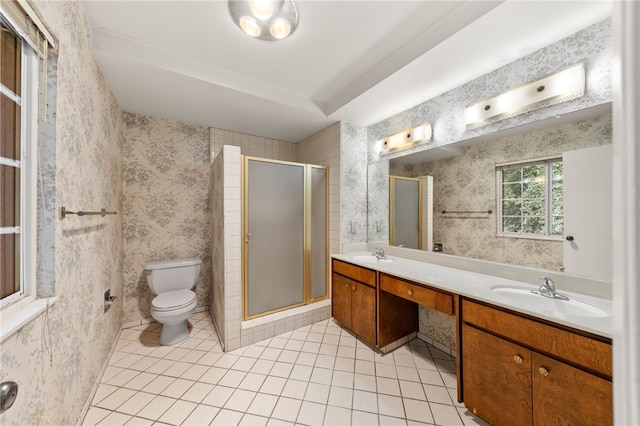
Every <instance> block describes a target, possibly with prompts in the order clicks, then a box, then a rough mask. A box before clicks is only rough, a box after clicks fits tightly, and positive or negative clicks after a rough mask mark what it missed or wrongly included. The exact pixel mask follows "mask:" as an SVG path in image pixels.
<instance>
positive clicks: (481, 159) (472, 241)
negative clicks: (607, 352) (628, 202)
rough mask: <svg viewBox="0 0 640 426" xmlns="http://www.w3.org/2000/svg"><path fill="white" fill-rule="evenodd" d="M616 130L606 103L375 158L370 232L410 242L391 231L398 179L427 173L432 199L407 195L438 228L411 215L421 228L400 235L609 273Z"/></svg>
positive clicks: (600, 275) (448, 250) (488, 255)
mask: <svg viewBox="0 0 640 426" xmlns="http://www.w3.org/2000/svg"><path fill="white" fill-rule="evenodd" d="M611 137H612V134H611V114H610V112H608V106H606V107H605V108H598V109H594V110H592V111H583V112H581V113H578V114H568V115H566V116H564V117H559V118H555V119H551V120H546V121H541V122H538V123H534V124H531V125H527V126H522V127H520V128H517V129H512V130H511V131H509V132H508V133H495V134H492V135H485V136H483V137H482V138H478V139H475V140H468V141H465V142H461V143H458V144H455V149H451V150H450V151H449V154H448V155H442V152H436V151H434V152H430V150H424V151H421V152H419V153H415V154H411V155H406V156H400V157H397V158H394V159H393V160H390V161H387V160H384V159H381V160H378V161H375V162H371V163H370V164H369V170H368V174H369V177H368V179H369V182H368V185H369V187H368V203H369V204H368V219H369V227H368V229H369V235H368V238H369V241H371V242H381V243H385V242H388V243H390V244H392V245H404V244H402V243H396V241H399V240H398V237H397V235H398V234H397V232H396V231H394V229H396V227H397V226H398V224H397V222H398V218H397V216H398V214H397V213H394V212H397V211H398V209H399V208H400V205H399V204H398V196H397V193H398V191H397V182H398V181H399V180H401V179H402V178H417V179H429V180H432V199H431V200H419V199H416V200H413V201H403V202H402V203H406V205H407V206H409V207H410V209H409V210H410V211H417V206H422V208H421V211H420V214H421V215H422V217H423V218H424V220H425V221H428V222H429V223H430V224H432V230H429V229H428V227H426V226H420V227H419V228H420V229H418V227H417V226H416V225H414V224H413V221H414V220H415V219H411V224H410V226H409V228H412V229H415V236H414V238H413V239H409V238H408V237H406V236H403V237H402V238H403V240H402V241H405V240H406V241H409V240H411V241H413V243H414V244H416V247H418V244H419V247H420V249H422V250H433V248H434V246H436V245H437V246H438V247H439V248H440V249H441V251H442V254H443V255H447V254H450V255H457V256H464V257H471V258H475V259H483V260H490V261H497V262H503V263H508V264H515V265H521V266H530V267H537V268H543V269H548V270H553V271H563V270H564V271H566V272H568V273H571V274H576V275H582V276H588V277H590V278H594V279H600V280H606V281H610V280H611V223H610V222H611V202H610V199H611V188H612V186H611V158H610V155H611V145H610V144H611V141H612V139H611ZM452 148H453V147H452ZM403 182H405V181H403ZM406 182H412V181H406ZM413 182H415V181H413ZM394 186H395V187H396V188H395V190H394ZM405 192H406V191H405ZM419 192H420V191H414V192H413V193H415V194H418V193H419ZM422 193H424V191H423V192H422ZM402 196H403V197H406V194H403V195H402ZM394 204H395V205H394ZM445 212H446V213H445ZM429 215H431V217H430V218H429V217H428V216H429ZM407 217H409V216H407ZM403 232H406V230H405V231H403ZM430 237H432V239H431V238H430ZM427 238H429V243H428V244H427V243H425V244H422V242H423V241H427ZM418 242H420V243H418Z"/></svg>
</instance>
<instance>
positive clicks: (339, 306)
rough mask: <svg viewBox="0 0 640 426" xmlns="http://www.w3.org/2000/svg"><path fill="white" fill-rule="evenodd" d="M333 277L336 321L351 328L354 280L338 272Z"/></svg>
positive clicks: (332, 287)
mask: <svg viewBox="0 0 640 426" xmlns="http://www.w3.org/2000/svg"><path fill="white" fill-rule="evenodd" d="M332 277H333V280H332V284H331V289H332V291H331V292H332V295H331V313H332V315H333V317H334V318H335V319H336V321H338V322H339V323H340V324H342V325H343V326H344V327H347V328H349V329H350V328H351V293H353V290H351V287H352V285H353V284H352V281H351V280H350V279H348V278H345V277H343V276H342V275H338V274H333V276H332Z"/></svg>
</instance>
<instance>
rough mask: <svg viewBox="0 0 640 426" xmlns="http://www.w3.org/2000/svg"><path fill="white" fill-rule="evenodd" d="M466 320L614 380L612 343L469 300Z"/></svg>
mask: <svg viewBox="0 0 640 426" xmlns="http://www.w3.org/2000/svg"><path fill="white" fill-rule="evenodd" d="M462 320H463V321H464V322H466V323H468V324H473V325H475V326H477V327H479V328H481V329H484V330H487V331H490V332H492V333H495V334H497V335H499V336H504V337H506V338H507V339H511V340H513V341H515V342H519V343H521V344H523V345H526V346H528V347H530V348H532V349H534V350H537V351H538V352H543V353H546V354H549V355H552V356H556V357H559V358H561V359H564V360H566V361H567V362H570V363H574V364H577V365H579V366H581V367H583V368H586V369H589V370H592V371H594V372H596V373H599V374H601V375H604V376H605V377H607V378H608V379H611V374H612V366H611V344H608V343H605V342H602V341H600V340H596V339H595V338H590V337H587V336H583V335H580V334H575V333H572V332H570V331H567V330H563V329H560V328H556V327H553V326H551V325H548V324H544V323H541V322H537V321H535V320H533V319H529V318H525V317H522V316H520V315H518V314H515V313H510V312H506V311H503V310H501V309H496V308H493V307H490V306H486V305H481V304H479V303H475V302H471V301H469V300H466V299H465V300H463V301H462ZM463 345H464V342H463Z"/></svg>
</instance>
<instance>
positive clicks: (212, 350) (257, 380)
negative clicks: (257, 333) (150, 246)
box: [83, 312, 485, 426]
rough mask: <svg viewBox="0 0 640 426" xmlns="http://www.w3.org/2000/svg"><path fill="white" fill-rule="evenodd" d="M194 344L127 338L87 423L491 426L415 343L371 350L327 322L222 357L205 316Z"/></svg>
mask: <svg viewBox="0 0 640 426" xmlns="http://www.w3.org/2000/svg"><path fill="white" fill-rule="evenodd" d="M190 323H191V325H192V329H191V332H190V337H189V338H188V339H187V340H185V341H184V342H182V343H181V344H180V345H177V346H160V345H159V344H158V339H159V333H160V328H159V327H160V324H157V323H152V324H146V325H143V326H139V327H135V328H131V329H126V330H123V331H122V333H121V335H120V339H119V341H118V343H117V346H116V350H115V351H114V353H113V356H112V357H111V359H110V360H109V366H108V367H107V369H106V370H105V373H104V375H103V377H102V379H101V381H100V384H99V386H98V389H97V391H96V394H95V396H94V397H93V400H92V402H91V407H90V409H89V411H88V412H87V415H86V416H85V418H84V422H83V424H84V425H125V424H126V425H164V424H169V425H208V424H211V425H238V424H239V425H290V424H301V425H322V424H324V425H367V426H369V425H378V424H379V425H422V424H429V425H433V424H436V425H465V426H466V425H485V423H484V422H482V420H480V419H478V418H477V417H475V416H473V415H472V414H471V413H469V412H468V411H467V410H466V409H465V408H464V407H463V406H462V405H461V404H458V403H457V401H456V376H455V361H454V360H453V359H452V358H451V357H450V356H449V355H448V354H446V353H444V352H442V351H440V350H439V349H437V348H435V347H433V346H430V345H427V344H426V343H424V342H423V341H421V340H418V339H415V340H413V341H411V342H410V343H409V344H407V345H404V346H402V347H400V348H398V349H396V350H395V351H393V352H392V353H389V354H386V355H380V354H378V353H376V352H374V351H372V350H371V349H370V348H369V347H367V346H366V345H364V344H363V343H362V342H360V341H359V340H357V339H355V338H354V337H353V336H352V335H351V334H349V333H348V332H347V331H345V330H343V329H342V328H340V327H339V326H338V325H337V324H336V323H334V322H333V320H326V321H322V322H320V323H316V324H313V325H310V326H306V327H303V328H301V329H298V330H295V331H293V332H289V333H286V334H283V335H280V336H276V337H274V338H272V339H267V340H264V341H262V342H259V343H256V344H253V345H251V346H248V347H245V348H240V349H238V350H235V351H233V352H228V353H223V352H222V349H221V347H220V344H219V341H218V336H217V335H216V332H215V329H214V327H213V323H212V321H211V318H210V317H209V314H208V313H207V312H201V313H197V314H195V315H193V316H192V318H191V320H190Z"/></svg>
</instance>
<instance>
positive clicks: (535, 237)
mask: <svg viewBox="0 0 640 426" xmlns="http://www.w3.org/2000/svg"><path fill="white" fill-rule="evenodd" d="M496 237H504V238H522V239H525V240H546V241H562V240H563V239H564V237H563V236H561V235H536V234H507V233H505V234H496Z"/></svg>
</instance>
